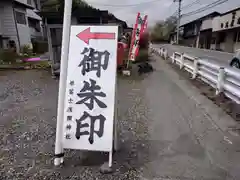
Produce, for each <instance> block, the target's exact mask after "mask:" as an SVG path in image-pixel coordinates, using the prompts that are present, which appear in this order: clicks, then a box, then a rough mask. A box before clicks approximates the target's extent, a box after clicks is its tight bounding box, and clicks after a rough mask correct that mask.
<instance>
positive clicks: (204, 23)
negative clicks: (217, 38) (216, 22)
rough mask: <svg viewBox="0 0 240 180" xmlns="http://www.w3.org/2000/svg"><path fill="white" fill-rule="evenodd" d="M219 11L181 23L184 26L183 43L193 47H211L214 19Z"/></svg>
mask: <svg viewBox="0 0 240 180" xmlns="http://www.w3.org/2000/svg"><path fill="white" fill-rule="evenodd" d="M219 15H220V13H219V12H212V13H209V14H206V15H205V16H203V17H200V18H198V19H194V20H192V21H190V22H187V23H184V24H181V26H180V27H182V28H183V35H182V37H183V40H182V43H183V44H184V45H187V46H191V47H197V48H198V47H200V48H205V49H210V46H211V38H212V21H213V19H214V17H216V16H219Z"/></svg>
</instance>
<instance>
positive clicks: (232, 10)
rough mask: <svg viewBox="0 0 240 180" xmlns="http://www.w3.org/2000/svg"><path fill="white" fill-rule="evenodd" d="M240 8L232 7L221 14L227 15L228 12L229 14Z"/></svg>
mask: <svg viewBox="0 0 240 180" xmlns="http://www.w3.org/2000/svg"><path fill="white" fill-rule="evenodd" d="M239 9H240V7H237V8H234V9H231V10H229V11H227V12H224V13H222V14H221V16H223V15H226V14H229V13H231V12H234V11H237V10H239Z"/></svg>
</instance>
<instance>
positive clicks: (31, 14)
mask: <svg viewBox="0 0 240 180" xmlns="http://www.w3.org/2000/svg"><path fill="white" fill-rule="evenodd" d="M39 10H40V2H39V0H1V1H0V49H1V48H2V49H7V48H10V47H16V50H17V52H20V49H21V47H22V46H24V45H31V44H32V40H34V39H38V38H42V36H43V34H42V26H41V20H42V18H41V17H40V16H39V15H37V13H36V12H38V11H39Z"/></svg>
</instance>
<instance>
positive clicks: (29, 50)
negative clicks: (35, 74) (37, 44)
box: [21, 45, 33, 57]
mask: <svg viewBox="0 0 240 180" xmlns="http://www.w3.org/2000/svg"><path fill="white" fill-rule="evenodd" d="M21 53H22V54H23V55H24V56H25V57H30V56H32V54H33V51H32V48H31V47H30V45H24V46H22V47H21Z"/></svg>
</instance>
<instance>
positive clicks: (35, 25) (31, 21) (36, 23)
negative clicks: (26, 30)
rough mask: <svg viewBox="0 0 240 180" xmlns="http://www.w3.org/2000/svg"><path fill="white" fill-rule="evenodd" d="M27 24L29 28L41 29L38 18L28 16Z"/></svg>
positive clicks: (38, 30)
mask: <svg viewBox="0 0 240 180" xmlns="http://www.w3.org/2000/svg"><path fill="white" fill-rule="evenodd" d="M28 25H29V27H31V28H34V29H35V30H36V31H37V32H40V31H41V27H40V22H39V21H38V20H35V19H32V18H28Z"/></svg>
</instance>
